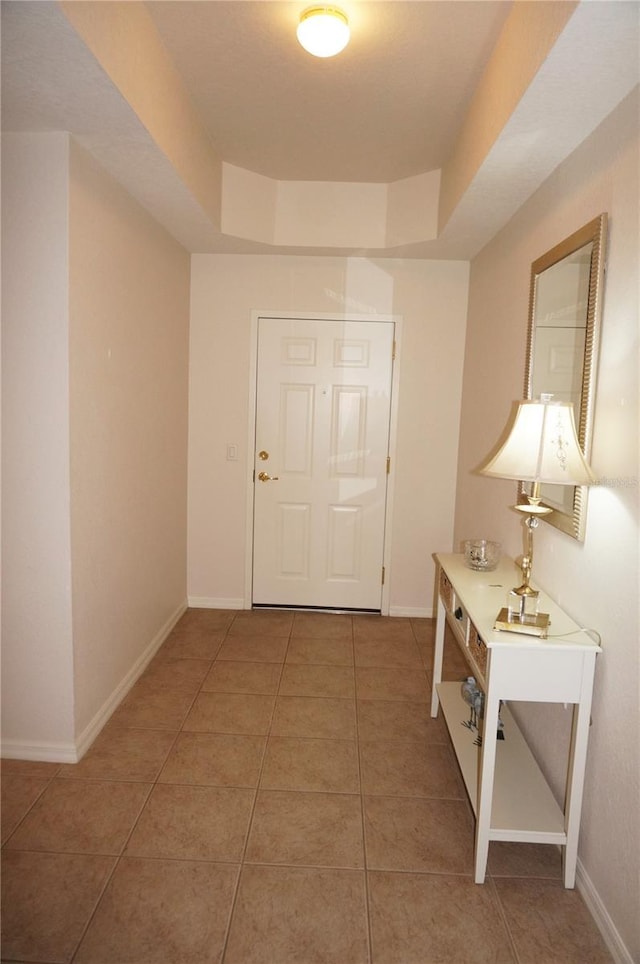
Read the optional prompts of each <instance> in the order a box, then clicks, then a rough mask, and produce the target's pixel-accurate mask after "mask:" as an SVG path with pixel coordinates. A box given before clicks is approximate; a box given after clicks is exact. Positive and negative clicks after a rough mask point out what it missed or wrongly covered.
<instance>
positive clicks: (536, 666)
mask: <svg viewBox="0 0 640 964" xmlns="http://www.w3.org/2000/svg"><path fill="white" fill-rule="evenodd" d="M434 558H435V560H436V578H437V589H438V592H437V596H438V610H437V624H436V639H435V654H434V660H433V692H432V700H431V715H432V716H436V715H437V713H438V707H439V706H442V710H443V714H444V718H445V721H446V723H447V727H448V730H449V734H450V736H451V740H452V743H453V748H454V751H455V753H456V756H457V758H458V763H459V765H460V769H461V771H462V776H463V778H464V782H465V785H466V788H467V793H468V795H469V799H470V801H471V805H472V807H473V810H474V813H475V817H476V833H475V880H476V883H478V884H481V883H483V882H484V878H485V873H486V866H487V857H488V852H489V842H490V841H491V840H512V841H523V842H536V843H547V844H559V845H561V846H562V847H563V870H564V885H565V887H573V886H574V885H575V873H576V860H577V856H578V833H579V829H580V811H581V808H582V792H583V786H584V771H585V764H586V757H587V743H588V737H589V722H590V712H591V697H592V691H593V677H594V670H595V661H596V655H597V654H598V653H599V652H601V649H600V647H599V646H598V645H597V644H596V643H595V642H594V641H593V640H592V639H591V637H590V636H589V635H588V634H587V633H585V632H583V631H580V628H579V626H578V625H577V624H576V623H575V622H574V621H573V620H572V619H571V618H570V617H569V616H568V615H567V614H566V613H565V612H563V611H562V610H561V609H560V608H559V607H558V606H557V605H556V604H555V603H554V602H553V600H551V599H550V598H549V597H548V596H546V595H545V594H544V593H542V592H541V593H540V604H539V609H540V611H542V612H547V613H549V614H550V617H551V623H550V626H549V630H548V632H549V637H548V638H547V639H540V638H538V637H535V636H527V635H522V634H516V633H511V632H496V631H495V630H494V629H493V625H494V622H495V618H496V616H497V614H498V612H499V610H500V609H501V608H502V607H503V606H505V605H506V597H507V593H508V592H509V590H510V589H512V588H513V586H516V585H518V584H519V583H520V582H521V573H520V570H519V568H518V567H517V566H516V565H515V564H514V562H513V561H512V560H510V559H505V558H503V559H502V560H501V562H500V564H499V566H498V568H497V569H495V570H494V571H493V572H476V571H473V570H471V569H469V568H467V566H465V563H464V556H463V555H462V554H451V555H442V554H437V555H435V557H434ZM445 623H448V624H449V626H450V627H451V629H452V632H453V636H454V637H455V639H456V642H457V644H458V646H459V647H460V649H461V650H462V653H463V655H464V657H465V659H466V661H467V663H468V665H469V675H473V676H474V677H475V678H476V681H477V683H478V686H479V687H480V688H481V689H482V690H483V691H484V694H485V700H484V720H483V723H482V724H481V729H482V740H481V745H480V746H477V745H475V744H476V741H477V736H478V734H477V733H474V732H473V731H472V730H470V729H468V728H467V727H466V726H464V725H463V724H464V723H465V721H467V720H468V719H469V715H470V711H469V706H468V704H467V703H466V702H465V701H464V699H463V697H462V693H461V682H462V680H460V681H458V682H444V683H443V682H442V655H443V646H444V631H445ZM513 700H530V701H533V702H536V701H537V702H546V703H569V704H572V705H573V726H572V735H571V746H570V751H569V761H568V773H567V784H566V794H565V805H564V811H563V809H562V807H561V806H559V805H558V803H557V801H556V800H555V797H554V796H553V794H552V792H551V790H550V788H549V786H548V784H547V782H546V780H545V777H544V776H543V774H542V771H541V770H540V767H539V766H538V764H537V762H536V760H535V759H534V757H533V755H532V753H531V751H530V750H529V748H528V746H527V744H526V742H525V740H524V737H523V736H522V734H521V733H520V731H519V729H518V727H517V724H516V722H515V720H514V719H513V717H512V715H511V713H510V712H509V708H508V705H505V704H504V703H503V705H502V707H501V706H500V703H501V701H513ZM499 718H500V720H501V721H502V723H503V724H504V726H503V729H502V733H503V736H504V739H497V738H496V735H497V730H498V721H499ZM491 734H493V738H491V737H490V735H491Z"/></svg>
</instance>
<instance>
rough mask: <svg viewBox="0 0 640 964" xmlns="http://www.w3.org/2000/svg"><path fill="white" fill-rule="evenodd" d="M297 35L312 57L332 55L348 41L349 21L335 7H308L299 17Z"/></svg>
mask: <svg viewBox="0 0 640 964" xmlns="http://www.w3.org/2000/svg"><path fill="white" fill-rule="evenodd" d="M297 36H298V40H299V41H300V43H301V44H302V46H303V47H304V49H305V50H306V51H308V53H310V54H313V56H314V57H334V56H335V55H336V54H339V53H340V51H341V50H344V48H345V47H346V46H347V44H348V43H349V21H348V20H347V17H346V15H345V14H344V13H343V12H342V10H338V8H337V7H323V6H321V7H309V9H308V10H305V11H304V13H303V14H302V15H301V17H300V23H299V24H298V30H297Z"/></svg>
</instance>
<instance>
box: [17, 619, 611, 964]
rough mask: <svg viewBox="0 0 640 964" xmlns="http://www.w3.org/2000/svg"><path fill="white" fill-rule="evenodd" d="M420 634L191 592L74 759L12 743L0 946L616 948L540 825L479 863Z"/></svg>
mask: <svg viewBox="0 0 640 964" xmlns="http://www.w3.org/2000/svg"><path fill="white" fill-rule="evenodd" d="M432 636H433V623H432V621H430V620H419V619H411V620H410V619H386V618H382V617H376V616H350V615H341V614H340V615H338V614H335V615H333V614H324V613H301V612H298V613H293V612H275V611H256V612H238V613H234V612H222V611H217V610H190V611H188V612H187V613H186V614H185V615H184V617H183V618H182V620H181V621H180V623H179V624H178V626H177V627H176V628H175V630H174V631H173V633H172V634H171V636H170V637H169V638H168V639H167V641H166V642H165V644H164V646H163V647H162V648H161V650H160V651H159V652H158V654H157V656H156V657H155V658H154V660H153V661H152V662H151V664H150V665H149V667H148V669H147V670H146V672H145V673H144V675H143V676H142V677H141V678H140V680H139V681H138V682H137V683H136V685H135V686H134V688H133V689H132V690H131V692H130V694H129V695H128V696H127V698H126V699H125V701H124V702H123V703H122V705H121V706H120V707H119V708H118V710H117V711H116V713H115V714H114V716H113V717H112V718H111V720H110V721H109V723H108V725H107V726H106V727H105V729H104V730H103V731H102V733H101V734H100V736H99V737H98V739H97V740H96V742H95V743H94V745H93V747H92V748H91V749H90V750H89V752H88V753H87V754H86V756H85V757H84V758H83V760H82V761H81V762H80V763H78V764H76V765H58V764H45V763H28V762H23V761H4V762H3V766H2V775H3V781H2V791H3V800H4V803H3V809H2V843H3V850H2V858H3V874H2V891H3V892H2V904H3V908H2V909H3V914H2V918H3V919H2V931H3V933H2V960H3V961H31V962H46V964H54V962H74V964H134V962H135V964H143V962H144V964H209V962H222V961H224V964H325V962H332V964H366V962H371V964H429V962H441V964H464V962H472V964H476V962H478V964H479V962H493V964H501V962H505V964H507V962H518V964H529V962H536V964H553V962H558V964H571V962H575V964H596V962H604V961H610V960H611V958H610V956H609V954H608V952H607V950H606V948H605V946H604V944H603V941H602V939H601V937H600V935H599V933H598V931H597V930H596V927H595V925H594V923H593V921H592V919H591V917H590V916H589V914H588V912H587V910H586V908H585V906H584V904H583V902H582V899H581V897H580V896H579V894H578V893H577V892H576V891H567V890H565V889H564V888H563V886H562V883H561V879H560V862H559V857H558V854H557V851H556V850H555V849H554V848H551V847H536V846H532V845H524V844H521V845H512V844H492V845H491V849H490V859H489V875H488V878H487V881H486V883H485V884H484V886H477V885H475V884H474V883H473V878H472V832H473V819H472V816H471V812H470V808H469V805H468V803H467V799H466V797H465V792H464V789H463V785H462V782H461V779H460V776H459V774H458V770H457V765H456V763H455V760H454V758H453V755H452V752H451V750H450V748H449V743H448V736H447V733H446V729H445V727H444V724H443V723H442V721H441V720H440V719H437V720H432V719H431V718H430V717H429V712H428V702H427V701H428V686H429V667H430V658H431V645H432ZM458 658H459V657H458ZM464 675H466V674H465V668H464V665H460V664H459V663H456V659H455V648H453V649H452V650H451V651H450V656H449V658H448V665H447V676H448V678H451V679H457V678H460V677H461V676H464Z"/></svg>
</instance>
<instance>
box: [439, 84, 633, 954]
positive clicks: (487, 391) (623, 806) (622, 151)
mask: <svg viewBox="0 0 640 964" xmlns="http://www.w3.org/2000/svg"><path fill="white" fill-rule="evenodd" d="M638 116H639V110H638V98H637V91H636V93H635V95H632V96H631V97H630V98H627V99H626V101H624V102H623V104H622V105H621V106H620V107H619V108H618V109H617V110H616V111H614V113H613V114H612V115H611V116H610V117H609V118H608V119H607V120H606V121H605V122H604V123H603V125H602V126H601V127H600V128H599V129H598V130H597V131H596V132H595V133H594V134H593V135H592V136H591V137H590V138H589V139H588V140H587V141H586V142H585V143H584V144H583V145H582V146H581V147H580V148H579V149H578V150H576V151H575V152H574V154H573V155H571V156H570V157H569V158H568V159H567V160H566V161H565V162H564V163H563V164H562V165H561V166H560V167H559V168H558V169H557V171H556V172H555V173H554V174H553V175H552V176H551V177H550V178H549V179H548V180H547V182H546V183H545V184H544V185H543V186H542V187H541V188H540V190H539V191H537V193H536V194H535V195H534V196H533V197H532V198H531V199H530V201H529V202H528V203H527V204H526V205H524V206H523V207H522V208H521V210H520V211H519V212H518V213H517V214H516V216H515V217H514V218H513V219H512V221H511V222H510V223H509V224H508V225H507V227H506V228H505V229H504V230H503V231H501V232H500V234H499V235H498V236H497V237H496V238H494V240H493V241H492V242H491V243H490V244H489V245H487V247H486V248H485V249H484V250H483V251H482V252H481V253H480V254H479V255H478V256H477V257H476V258H475V259H474V261H473V262H472V266H471V282H470V295H469V318H468V335H467V345H466V352H465V370H464V389H463V404H462V421H461V431H460V458H459V469H458V492H457V500H456V524H455V534H456V540H460V539H464V538H468V537H469V536H486V537H488V538H492V539H498V540H500V541H502V543H503V545H504V547H505V550H506V551H508V552H509V553H510V554H512V555H517V554H519V553H520V552H521V550H522V540H521V528H520V523H519V521H518V519H517V518H516V516H515V513H512V512H509V509H508V506H509V505H510V504H512V502H513V501H514V498H515V484H514V483H509V482H500V481H497V480H489V479H486V478H482V477H477V476H473V475H471V474H470V470H471V469H472V467H473V466H475V465H477V464H478V463H479V462H480V461H481V460H482V458H483V457H484V456H485V455H486V453H487V452H488V451H489V450H490V449H491V447H492V446H493V444H494V443H495V441H496V440H497V438H498V435H499V433H500V431H501V430H502V428H503V426H504V424H505V422H506V420H507V416H508V413H509V408H510V404H511V401H512V400H513V399H517V398H520V397H521V394H522V379H523V372H524V354H525V343H524V339H525V333H526V315H527V302H528V288H529V270H530V264H531V262H532V261H533V260H534V259H535V258H537V257H538V256H540V255H541V254H542V253H543V252H545V251H547V250H548V249H549V248H551V247H552V246H553V245H554V244H556V243H557V242H559V241H561V240H562V239H563V238H564V237H566V236H567V235H569V234H570V233H572V232H573V231H574V230H575V229H576V228H578V227H580V226H581V225H582V224H584V223H586V222H587V221H589V220H590V219H591V218H593V217H595V216H596V215H598V214H600V213H601V212H602V211H606V212H608V214H609V218H610V244H609V252H608V270H607V277H606V281H605V291H604V314H603V322H602V344H601V352H600V365H599V373H598V386H597V396H596V413H595V424H594V438H593V450H592V458H591V462H592V466H593V469H594V471H595V474H596V476H597V477H598V478H599V479H600V480H601V481H602V484H601V485H600V486H598V487H597V488H594V489H591V491H590V494H589V504H588V518H587V530H586V539H585V542H584V544H580V543H578V542H576V541H575V540H573V539H570V538H569V537H568V536H566V535H564V534H563V533H560V532H558V531H557V530H556V529H553V528H552V527H550V526H547V525H541V526H540V527H539V529H538V530H537V533H536V537H535V538H536V549H535V553H536V558H535V563H534V578H535V579H536V580H537V581H538V582H539V583H540V584H541V585H542V586H543V587H544V588H545V589H546V590H547V591H548V592H549V593H550V594H551V595H553V596H555V597H556V598H557V599H558V600H559V602H560V603H561V604H562V605H563V606H564V607H565V608H566V609H567V610H568V611H569V612H570V613H571V614H572V615H573V617H574V618H575V619H576V620H577V621H578V622H579V623H580V624H581V625H583V626H588V627H594V628H595V629H597V630H598V631H599V632H600V633H601V634H602V638H603V647H604V652H603V654H602V656H601V657H599V659H598V665H597V669H596V684H595V700H594V707H593V725H592V728H591V736H590V755H589V760H588V767H587V783H586V791H585V802H584V811H583V815H584V816H583V824H582V833H581V842H580V861H581V870H580V872H581V881H582V884H581V885H582V887H583V889H586V890H585V893H586V895H587V897H588V898H589V899H590V901H591V905H592V909H593V910H594V912H595V913H596V916H598V915H600V916H604V918H607V916H608V915H610V918H611V920H610V922H609V923H610V924H612V927H613V931H614V933H615V929H617V931H618V934H619V937H620V941H621V946H622V945H626V947H627V952H628V953H629V954H630V955H631V959H633V960H638V959H640V929H639V923H638V866H639V863H640V843H639V824H638V813H639V812H640V793H639V772H640V770H639V760H640V747H639V742H638V741H639V733H640V726H639V716H638V692H639V685H638V684H639V680H638V421H637V419H638V335H639V332H638V238H639V236H640V235H639V225H638V211H639V204H638V170H639V156H638ZM523 717H524V720H525V725H526V728H527V730H528V732H529V734H530V737H531V740H532V742H533V746H534V748H535V750H536V752H537V754H538V757H539V759H540V760H541V762H542V763H543V766H544V768H545V769H546V770H547V772H548V773H549V775H550V778H551V780H552V783H553V785H554V787H555V788H556V792H557V793H558V795H559V794H560V792H561V787H562V786H563V780H564V767H565V759H566V757H565V751H566V747H567V741H568V735H569V718H570V714H569V711H566V710H564V709H563V708H562V707H549V706H546V707H543V706H540V707H534V706H528V707H526V709H525V711H524V713H523ZM591 887H593V888H594V889H595V890H594V891H593V892H592V891H591V889H590V888H591ZM600 902H602V903H600ZM603 905H604V906H603ZM620 959H623V958H622V957H621V958H620Z"/></svg>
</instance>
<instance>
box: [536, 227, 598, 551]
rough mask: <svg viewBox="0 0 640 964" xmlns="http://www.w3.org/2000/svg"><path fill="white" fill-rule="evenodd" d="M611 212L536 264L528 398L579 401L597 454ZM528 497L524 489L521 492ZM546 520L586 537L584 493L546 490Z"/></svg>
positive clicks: (582, 429) (581, 432)
mask: <svg viewBox="0 0 640 964" xmlns="http://www.w3.org/2000/svg"><path fill="white" fill-rule="evenodd" d="M606 218H607V216H606V214H601V215H600V216H599V217H598V218H595V219H594V220H593V221H590V222H589V224H586V225H585V226H584V227H583V228H581V229H580V230H579V231H576V232H575V234H572V235H571V237H569V238H566V239H565V240H564V241H562V242H561V243H560V244H558V245H556V247H555V248H553V249H552V250H551V251H548V252H547V253H546V254H544V255H542V257H540V258H538V259H537V261H534V263H533V264H532V266H531V288H530V295H529V328H528V336H527V361H526V370H525V386H524V396H525V398H539V397H540V396H541V395H543V394H549V395H553V397H554V398H555V399H556V400H557V401H562V402H572V403H573V411H574V418H575V423H576V430H577V433H578V439H579V441H580V444H581V446H582V450H583V452H584V453H585V456H586V458H587V461H588V460H589V456H590V449H591V434H592V419H593V398H594V393H595V384H596V366H597V354H598V342H599V334H600V302H601V300H602V273H603V250H604V243H605V233H606ZM520 495H521V497H523V495H524V484H522V485H521V486H520ZM541 495H542V500H543V503H544V504H545V505H546V506H547V507H549V508H550V509H552V510H553V511H552V512H550V513H549V514H548V515H546V516H543V517H542V518H543V519H544V520H545V521H546V522H549V523H550V524H551V525H554V526H556V527H557V528H559V529H562V531H563V532H566V533H568V534H569V535H571V536H573V537H574V538H576V539H579V540H583V539H584V527H585V514H586V497H587V489H586V488H585V487H580V486H578V487H575V488H574V487H572V486H563V485H542V486H541Z"/></svg>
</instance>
